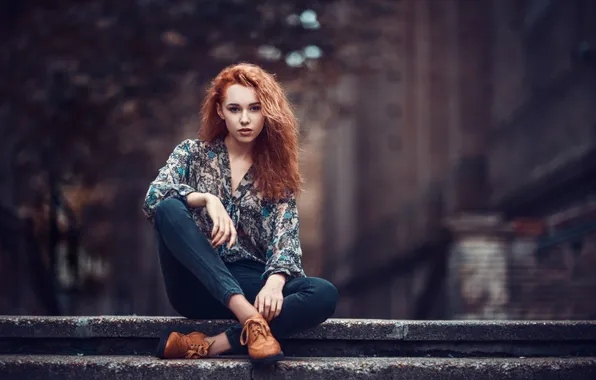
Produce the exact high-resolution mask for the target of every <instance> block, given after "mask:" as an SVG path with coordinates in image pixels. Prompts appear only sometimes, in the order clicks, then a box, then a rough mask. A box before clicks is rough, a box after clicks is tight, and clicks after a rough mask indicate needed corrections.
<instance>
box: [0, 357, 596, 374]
mask: <svg viewBox="0 0 596 380" xmlns="http://www.w3.org/2000/svg"><path fill="white" fill-rule="evenodd" d="M0 375H2V379H4V380H17V379H18V380H22V379H23V378H27V379H28V380H36V379H47V378H68V379H85V380H96V379H97V380H99V379H111V378H118V379H119V380H128V379H130V380H133V379H134V380H137V379H144V380H150V379H191V378H195V379H206V378H209V379H213V380H219V379H230V378H234V379H236V380H245V379H246V380H273V379H286V380H293V379H296V380H297V379H305V378H308V379H315V380H316V379H329V380H333V379H346V378H349V379H411V380H417V379H418V380H421V379H476V378H482V379H485V380H493V379H494V380H496V379H499V380H517V379H520V380H521V379H524V380H526V379H540V380H550V379H574V380H584V379H585V380H588V379H589V380H591V379H594V378H595V377H596V358H531V359H525V358H515V359H502V358H491V359H482V358H479V359H467V358H466V359H448V358H316V359H312V358H309V359H300V358H296V359H292V360H284V361H281V362H279V363H277V364H276V365H275V366H273V367H268V368H253V367H252V366H251V365H250V363H249V362H248V361H247V360H246V359H204V360H159V359H155V358H151V357H130V356H75V357H69V356H13V355H4V356H3V355H0Z"/></svg>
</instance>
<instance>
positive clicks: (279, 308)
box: [271, 298, 284, 319]
mask: <svg viewBox="0 0 596 380" xmlns="http://www.w3.org/2000/svg"><path fill="white" fill-rule="evenodd" d="M283 303H284V300H283V298H282V299H281V300H278V301H277V303H276V305H275V313H274V314H273V317H272V318H271V319H275V318H277V317H279V314H280V313H281V306H282V305H283Z"/></svg>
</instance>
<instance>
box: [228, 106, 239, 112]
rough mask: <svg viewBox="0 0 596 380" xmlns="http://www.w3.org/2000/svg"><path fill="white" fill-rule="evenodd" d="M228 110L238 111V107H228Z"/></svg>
mask: <svg viewBox="0 0 596 380" xmlns="http://www.w3.org/2000/svg"><path fill="white" fill-rule="evenodd" d="M228 110H230V112H238V107H230V108H228Z"/></svg>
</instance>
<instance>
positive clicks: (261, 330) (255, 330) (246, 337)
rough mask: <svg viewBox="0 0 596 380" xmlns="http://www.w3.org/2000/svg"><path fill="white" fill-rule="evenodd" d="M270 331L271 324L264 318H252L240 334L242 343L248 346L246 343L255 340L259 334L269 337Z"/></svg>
mask: <svg viewBox="0 0 596 380" xmlns="http://www.w3.org/2000/svg"><path fill="white" fill-rule="evenodd" d="M268 332H269V326H267V323H265V321H264V320H262V319H250V320H248V321H246V323H245V324H244V328H243V329H242V333H241V334H240V344H241V345H243V346H246V344H248V343H249V341H250V343H251V344H252V342H254V341H255V340H257V338H258V337H259V336H263V337H267V333H268Z"/></svg>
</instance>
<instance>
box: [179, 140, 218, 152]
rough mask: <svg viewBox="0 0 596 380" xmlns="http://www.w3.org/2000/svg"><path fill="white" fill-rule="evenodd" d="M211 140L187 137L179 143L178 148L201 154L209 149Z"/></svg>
mask: <svg viewBox="0 0 596 380" xmlns="http://www.w3.org/2000/svg"><path fill="white" fill-rule="evenodd" d="M209 144H210V143H209V141H205V140H201V139H185V140H182V141H181V142H180V143H178V145H177V147H176V148H177V149H183V150H185V151H187V152H189V153H193V154H197V153H198V154H200V153H202V152H204V151H205V149H206V148H207V149H208V145H209Z"/></svg>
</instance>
